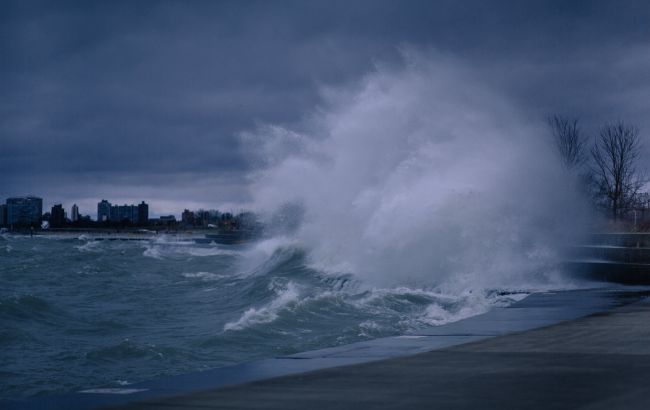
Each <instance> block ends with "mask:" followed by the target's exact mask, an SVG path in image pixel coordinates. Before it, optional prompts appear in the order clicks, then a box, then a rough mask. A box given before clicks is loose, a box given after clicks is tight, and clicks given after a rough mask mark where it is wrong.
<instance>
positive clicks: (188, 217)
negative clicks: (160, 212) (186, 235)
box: [181, 209, 194, 226]
mask: <svg viewBox="0 0 650 410" xmlns="http://www.w3.org/2000/svg"><path fill="white" fill-rule="evenodd" d="M181 221H182V222H183V225H185V226H194V212H192V211H190V210H189V209H186V210H184V211H183V213H182V214H181Z"/></svg>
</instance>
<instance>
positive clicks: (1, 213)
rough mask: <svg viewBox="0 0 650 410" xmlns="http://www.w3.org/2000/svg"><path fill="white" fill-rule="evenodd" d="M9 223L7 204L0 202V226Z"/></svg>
mask: <svg viewBox="0 0 650 410" xmlns="http://www.w3.org/2000/svg"><path fill="white" fill-rule="evenodd" d="M7 225H8V224H7V205H5V204H0V226H7Z"/></svg>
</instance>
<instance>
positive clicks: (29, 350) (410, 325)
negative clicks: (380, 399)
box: [0, 236, 523, 398]
mask: <svg viewBox="0 0 650 410" xmlns="http://www.w3.org/2000/svg"><path fill="white" fill-rule="evenodd" d="M521 297H523V296H522V295H521V294H519V295H517V294H505V295H504V294H503V293H499V292H496V291H493V292H486V293H481V294H476V292H474V293H472V292H464V293H461V294H460V295H446V294H443V293H440V292H439V291H436V290H435V289H434V288H430V289H423V288H405V287H398V288H389V289H385V288H384V289H378V288H371V287H368V286H365V285H364V284H362V283H359V282H358V281H356V280H355V279H354V278H353V277H352V276H350V275H345V274H340V275H333V274H331V273H325V272H321V271H318V270H315V269H314V268H310V267H309V264H308V263H307V262H306V257H305V253H304V250H302V249H301V248H300V246H297V245H296V244H295V243H291V242H290V241H287V240H284V241H283V240H270V241H266V242H262V243H258V244H256V245H253V246H250V247H243V248H242V247H239V248H238V247H227V246H222V247H219V246H216V245H198V244H195V243H193V242H190V241H180V240H177V239H173V238H164V237H163V238H158V239H155V240H154V239H152V240H150V241H144V242H119V241H110V242H109V241H94V240H92V238H84V237H80V238H76V237H54V236H52V237H34V238H30V237H12V236H4V237H1V236H0V325H1V326H0V363H1V364H2V365H1V367H0V397H1V398H17V397H26V396H33V395H38V394H48V393H54V392H66V391H74V390H79V389H82V388H90V387H98V386H119V385H125V384H128V383H133V382H137V381H143V380H147V379H152V378H156V377H160V376H163V375H172V374H180V373H185V372H192V371H197V370H203V369H208V368H214V367H218V366H224V365H229V364H234V363H239V362H243V361H248V360H253V359H258V358H266V357H272V356H276V355H282V354H290V353H294V352H300V351H305V350H309V349H315V348H323V347H328V346H335V345H340V344H346V343H350V342H355V341H359V340H365V339H370V338H377V337H382V336H389V335H395V334H401V333H404V332H407V331H409V330H412V329H415V328H418V327H422V326H430V325H439V324H442V323H446V322H449V321H453V320H457V319H460V318H463V317H467V316H471V315H475V314H478V313H482V312H484V311H486V310H487V309H489V307H490V306H492V305H494V304H504V303H509V302H511V301H512V300H514V299H517V298H521Z"/></svg>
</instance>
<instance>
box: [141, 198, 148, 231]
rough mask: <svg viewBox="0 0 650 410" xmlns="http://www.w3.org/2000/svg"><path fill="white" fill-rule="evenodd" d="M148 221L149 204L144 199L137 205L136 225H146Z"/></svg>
mask: <svg viewBox="0 0 650 410" xmlns="http://www.w3.org/2000/svg"><path fill="white" fill-rule="evenodd" d="M148 223H149V205H148V204H146V203H145V202H144V201H142V203H140V204H139V205H138V225H140V226H146V225H147V224H148Z"/></svg>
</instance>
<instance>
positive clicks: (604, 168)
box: [591, 121, 644, 220]
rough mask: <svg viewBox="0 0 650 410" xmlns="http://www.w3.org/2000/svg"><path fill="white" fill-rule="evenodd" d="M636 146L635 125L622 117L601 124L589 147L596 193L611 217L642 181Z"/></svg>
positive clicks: (631, 199)
mask: <svg viewBox="0 0 650 410" xmlns="http://www.w3.org/2000/svg"><path fill="white" fill-rule="evenodd" d="M640 149H641V144H640V142H639V131H638V129H637V128H635V127H632V126H629V125H626V124H625V123H623V122H622V121H619V122H618V123H615V124H607V125H605V126H603V127H602V128H601V130H600V135H599V137H598V138H597V140H596V142H595V144H594V146H593V147H592V149H591V156H592V158H593V160H594V168H593V174H594V177H595V181H596V183H597V186H598V189H599V193H600V194H601V195H602V196H603V197H605V198H607V200H608V202H609V206H610V208H611V211H612V216H613V217H614V219H615V220H616V219H617V218H618V216H619V215H620V214H621V213H622V212H624V211H625V210H626V209H627V208H628V206H630V205H631V204H632V203H633V202H634V200H635V198H636V196H637V194H638V192H639V189H640V188H641V187H642V186H643V184H644V178H643V176H642V174H641V173H640V172H639V171H638V170H637V168H636V162H637V159H638V157H639V152H640Z"/></svg>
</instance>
